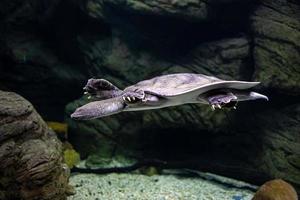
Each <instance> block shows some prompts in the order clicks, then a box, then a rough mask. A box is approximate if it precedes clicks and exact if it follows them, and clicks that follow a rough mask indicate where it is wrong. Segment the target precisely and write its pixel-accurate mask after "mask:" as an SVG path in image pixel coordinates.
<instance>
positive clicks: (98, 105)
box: [71, 97, 126, 120]
mask: <svg viewBox="0 0 300 200" xmlns="http://www.w3.org/2000/svg"><path fill="white" fill-rule="evenodd" d="M125 107H126V104H125V103H124V101H123V99H122V97H115V98H111V99H106V100H102V101H93V102H90V103H88V104H85V105H83V106H81V107H79V108H77V109H76V110H75V112H74V113H73V114H72V115H71V117H72V118H73V119H77V120H89V119H95V118H99V117H104V116H108V115H112V114H116V113H119V112H122V111H123V110H124V108H125Z"/></svg>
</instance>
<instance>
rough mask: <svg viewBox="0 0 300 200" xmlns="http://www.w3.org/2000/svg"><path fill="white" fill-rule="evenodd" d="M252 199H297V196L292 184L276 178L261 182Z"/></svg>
mask: <svg viewBox="0 0 300 200" xmlns="http://www.w3.org/2000/svg"><path fill="white" fill-rule="evenodd" d="M252 200H298V196H297V193H296V191H295V189H294V188H293V186H291V185H290V184H289V183H287V182H285V181H284V180H281V179H276V180H272V181H268V182H266V183H265V184H263V185H262V186H261V187H260V188H259V190H258V191H257V192H256V193H255V195H254V197H253V199H252Z"/></svg>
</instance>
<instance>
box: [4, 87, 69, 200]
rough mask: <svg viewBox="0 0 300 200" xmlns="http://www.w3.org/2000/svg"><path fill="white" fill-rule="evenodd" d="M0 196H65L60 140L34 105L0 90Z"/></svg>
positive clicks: (65, 172)
mask: <svg viewBox="0 0 300 200" xmlns="http://www.w3.org/2000/svg"><path fill="white" fill-rule="evenodd" d="M0 160H1V163H0V199H24V200H25V199H41V200H44V199H58V200H59V199H61V200H63V199H66V197H67V196H68V194H69V193H70V192H71V187H70V186H69V185H68V178H69V168H68V166H67V165H66V164H64V163H63V156H62V149H61V143H60V141H59V140H58V139H57V137H56V135H55V133H54V132H53V131H51V130H50V129H49V128H48V127H47V125H46V123H45V122H44V121H43V120H42V118H41V117H40V116H39V114H38V113H37V112H36V111H35V109H34V108H33V106H32V105H31V104H30V103H29V102H28V101H27V100H25V99H24V98H22V97H21V96H19V95H17V94H15V93H12V92H4V91H0Z"/></svg>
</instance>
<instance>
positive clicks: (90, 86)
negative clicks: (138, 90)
mask: <svg viewBox="0 0 300 200" xmlns="http://www.w3.org/2000/svg"><path fill="white" fill-rule="evenodd" d="M83 90H85V94H89V95H91V96H92V97H95V98H96V99H98V100H102V99H109V98H113V97H116V96H119V95H120V94H121V93H122V90H120V89H119V88H117V87H116V86H115V85H113V84H112V83H110V82H109V81H107V80H105V79H93V78H91V79H89V80H88V82H87V84H86V86H85V87H84V88H83Z"/></svg>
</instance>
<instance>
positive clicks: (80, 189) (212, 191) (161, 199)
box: [68, 173, 254, 200]
mask: <svg viewBox="0 0 300 200" xmlns="http://www.w3.org/2000/svg"><path fill="white" fill-rule="evenodd" d="M70 182H71V184H72V185H73V186H74V187H75V190H76V194H75V195H74V196H71V197H69V198H68V200H86V199H87V200H250V199H251V198H252V197H253V195H254V194H253V192H251V191H249V190H245V189H240V188H234V187H228V186H225V185H223V184H219V183H216V182H213V181H209V180H204V179H202V178H199V177H188V176H178V175H154V176H145V175H140V174H115V173H112V174H106V175H96V174H75V175H72V176H71V178H70Z"/></svg>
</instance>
